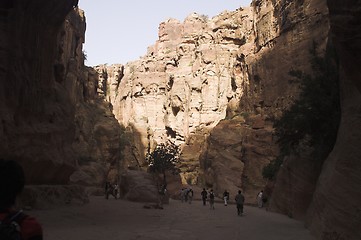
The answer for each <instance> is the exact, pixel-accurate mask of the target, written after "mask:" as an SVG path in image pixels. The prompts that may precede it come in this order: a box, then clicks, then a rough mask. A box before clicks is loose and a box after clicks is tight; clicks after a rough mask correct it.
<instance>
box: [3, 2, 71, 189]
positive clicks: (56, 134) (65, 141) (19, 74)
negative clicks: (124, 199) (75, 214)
mask: <svg viewBox="0 0 361 240" xmlns="http://www.w3.org/2000/svg"><path fill="white" fill-rule="evenodd" d="M75 4H76V3H75V1H61V2H59V1H33V2H28V1H2V2H1V18H2V21H1V25H0V31H1V34H0V35H1V43H0V49H1V54H0V58H1V60H0V64H1V73H0V78H1V82H0V85H1V86H0V102H1V103H0V109H1V123H0V142H1V144H0V153H1V155H2V156H5V157H8V156H10V157H13V158H16V159H18V160H19V162H21V164H22V165H23V166H24V168H25V173H26V177H27V181H28V183H30V184H44V183H47V184H64V183H67V182H68V180H69V176H70V174H71V173H72V172H73V171H74V169H75V158H74V154H73V150H72V145H71V144H72V140H73V137H74V131H75V124H74V114H75V112H74V111H75V101H74V99H72V98H71V96H70V94H69V93H68V89H67V86H66V82H64V81H63V82H60V81H59V80H57V78H56V76H55V74H54V68H56V67H55V66H54V61H55V59H56V57H57V55H58V53H57V41H58V32H59V31H60V29H61V28H62V24H63V22H64V19H65V17H66V15H67V14H68V13H69V11H71V10H72V8H73V6H74V5H75ZM45 149H46V150H45ZM44 150H45V151H44Z"/></svg>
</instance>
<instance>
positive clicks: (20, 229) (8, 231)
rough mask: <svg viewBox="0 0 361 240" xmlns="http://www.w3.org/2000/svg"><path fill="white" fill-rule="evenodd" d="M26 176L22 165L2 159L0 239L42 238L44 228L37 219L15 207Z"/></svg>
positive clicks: (0, 172) (30, 239)
mask: <svg viewBox="0 0 361 240" xmlns="http://www.w3.org/2000/svg"><path fill="white" fill-rule="evenodd" d="M24 184H25V176H24V171H23V169H22V167H21V166H20V165H19V164H18V163H17V162H16V161H12V160H3V159H0V229H1V230H0V239H13V238H11V237H10V236H9V235H11V236H15V237H16V239H22V240H42V239H43V230H42V227H41V225H40V224H39V223H38V222H37V220H36V219H35V218H33V217H30V216H29V215H26V214H24V213H23V211H22V210H17V209H16V208H15V206H14V205H15V201H16V198H17V196H18V195H19V194H20V193H21V192H22V190H23V188H24Z"/></svg>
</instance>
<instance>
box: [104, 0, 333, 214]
mask: <svg viewBox="0 0 361 240" xmlns="http://www.w3.org/2000/svg"><path fill="white" fill-rule="evenodd" d="M328 26H329V25H328V18H327V7H326V4H325V3H323V4H322V3H321V2H316V1H307V2H305V3H303V2H302V3H301V2H290V1H266V0H264V1H254V2H253V3H252V5H251V7H248V8H240V9H237V10H236V11H232V12H227V11H225V12H223V13H221V14H220V15H218V16H216V17H214V18H212V19H207V18H206V17H205V16H200V15H197V14H195V13H194V14H191V15H189V16H188V17H187V18H186V19H185V21H184V22H183V23H181V22H179V21H178V20H175V19H169V20H167V21H165V22H163V23H161V24H160V26H159V40H158V41H157V42H156V43H155V44H154V45H153V46H150V47H149V48H148V53H147V54H146V55H145V56H144V57H142V58H140V59H139V60H137V61H135V62H131V63H128V64H126V65H125V66H124V67H123V66H119V65H114V66H110V67H104V66H103V67H102V66H98V67H97V68H98V69H101V71H100V72H101V73H102V75H103V76H105V77H102V78H101V81H102V82H103V85H104V86H106V87H105V88H106V90H104V89H103V90H101V91H102V92H103V93H106V94H107V96H106V98H107V99H108V100H109V101H110V102H111V103H112V104H113V106H114V110H113V112H114V114H115V116H116V118H117V119H118V121H119V122H120V123H121V124H122V125H124V126H125V127H128V128H130V129H133V130H134V131H136V132H137V133H138V134H137V136H136V137H135V138H134V144H133V146H134V148H133V150H132V151H135V153H136V154H133V156H134V158H135V159H136V161H132V162H133V163H134V164H136V165H137V166H140V167H142V166H143V167H145V168H146V162H145V159H144V155H145V153H146V152H148V151H151V150H152V149H153V147H154V145H155V144H156V143H157V142H158V143H159V142H164V141H166V140H171V141H173V142H175V143H176V144H178V145H181V146H182V156H181V158H182V162H181V164H180V169H181V179H182V183H183V184H193V185H194V184H199V185H203V186H208V187H213V188H215V189H216V191H218V194H221V193H223V191H224V189H228V190H232V191H235V192H236V191H237V189H239V188H242V189H244V190H245V191H246V193H247V194H249V196H252V197H250V198H248V199H252V201H253V199H254V197H253V196H254V195H255V194H256V192H257V191H259V190H261V189H262V188H263V187H264V185H265V180H264V179H263V178H262V176H261V171H262V168H263V167H264V166H265V165H266V164H267V163H268V162H269V161H270V160H272V159H273V158H275V156H276V155H277V152H278V149H277V146H276V144H275V141H276V139H274V136H273V135H274V132H273V131H274V130H273V128H272V123H273V121H274V119H277V118H279V117H280V116H281V115H282V113H283V112H284V111H285V110H286V109H287V108H288V107H289V106H290V105H291V104H292V103H293V102H294V101H295V100H296V99H297V97H298V94H299V91H300V88H299V85H300V84H299V82H298V81H297V79H295V78H294V77H292V76H291V75H290V74H289V72H290V71H291V70H300V71H305V72H307V71H308V72H309V71H310V70H311V64H310V59H311V57H312V54H310V50H311V49H312V50H314V52H315V53H316V55H322V54H324V52H325V48H326V43H327V39H328ZM279 66H282V68H280V67H279ZM104 69H105V70H104ZM122 69H124V71H123V72H122V71H121V70H122ZM114 70H115V72H116V73H117V74H114V73H113V72H114ZM119 70H120V72H119ZM109 75H114V76H116V77H115V78H114V77H110V80H108V83H106V82H107V81H105V83H104V81H103V80H104V79H105V78H106V77H109ZM111 86H112V90H110V91H109V89H110V88H111ZM103 88H104V87H103ZM113 91H115V93H114V92H113ZM236 122H237V123H236ZM218 125H219V126H218ZM212 129H213V130H212ZM226 129H229V130H226ZM231 129H233V130H234V132H232V130H231ZM235 129H236V130H235ZM223 131H224V132H225V133H223ZM232 137H233V138H234V139H233V138H232ZM230 165H231V166H237V167H234V169H229V168H228V167H229V166H230ZM130 166H132V165H130ZM133 167H134V166H133ZM316 175H317V174H316ZM227 176H228V177H227ZM231 176H232V177H231ZM231 178H232V179H237V181H236V182H235V181H230V180H227V179H231ZM316 179H317V177H316ZM310 192H312V190H310ZM311 196H312V194H311ZM311 196H309V198H311ZM304 210H305V209H303V210H302V211H304Z"/></svg>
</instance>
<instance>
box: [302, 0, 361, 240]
mask: <svg viewBox="0 0 361 240" xmlns="http://www.w3.org/2000/svg"><path fill="white" fill-rule="evenodd" d="M327 2H328V7H329V10H330V20H331V38H332V40H333V41H334V44H335V46H336V50H337V53H338V56H339V59H340V68H339V71H340V84H341V109H342V117H341V123H340V128H339V131H338V137H337V141H336V144H335V147H334V149H333V151H332V152H331V154H330V155H329V157H328V158H327V159H326V161H325V164H324V166H323V168H322V173H321V175H320V177H319V179H318V183H317V186H316V191H315V193H314V195H313V199H312V204H311V207H310V208H309V210H308V218H307V223H308V226H309V228H310V229H311V231H312V232H313V233H314V234H315V235H316V236H317V237H318V239H350V240H356V239H360V238H361V231H360V229H359V226H360V223H361V206H360V202H361V188H360V184H361V179H360V171H361V162H360V156H361V149H360V148H359V147H358V146H359V145H360V142H361V115H360V109H361V105H360V104H361V84H360V83H361V81H360V76H361V71H360V68H359V66H358V64H357V63H358V62H359V60H360V58H361V48H360V46H361V45H360V44H361V37H360V32H361V24H360V23H361V2H360V1H342V3H341V2H339V1H334V0H328V1H327Z"/></svg>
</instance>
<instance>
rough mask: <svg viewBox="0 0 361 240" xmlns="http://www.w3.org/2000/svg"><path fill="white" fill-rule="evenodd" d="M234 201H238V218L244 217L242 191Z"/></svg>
mask: <svg viewBox="0 0 361 240" xmlns="http://www.w3.org/2000/svg"><path fill="white" fill-rule="evenodd" d="M234 200H235V201H236V204H237V214H238V216H242V215H243V204H244V196H243V194H242V191H241V190H239V191H238V194H237V195H236V197H235V198H234Z"/></svg>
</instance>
